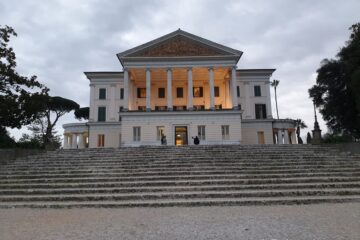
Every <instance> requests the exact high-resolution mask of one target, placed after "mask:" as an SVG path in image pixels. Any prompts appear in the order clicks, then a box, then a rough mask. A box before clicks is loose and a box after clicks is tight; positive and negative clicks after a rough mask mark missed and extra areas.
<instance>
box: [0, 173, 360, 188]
mask: <svg viewBox="0 0 360 240" xmlns="http://www.w3.org/2000/svg"><path fill="white" fill-rule="evenodd" d="M349 181H357V182H359V181H360V177H351V176H350V177H301V178H299V177H297V178H268V179H256V178H252V179H251V178H248V179H239V178H229V179H196V180H194V179H190V180H189V179H187V180H179V179H176V180H170V181H169V180H152V181H149V180H142V181H139V180H137V181H103V182H100V181H98V182H90V181H89V182H86V181H85V182H62V183H60V182H49V183H5V184H4V183H3V184H0V189H20V188H21V189H22V188H27V189H44V188H54V189H55V188H80V187H81V188H91V187H148V186H202V185H210V184H238V185H244V184H246V185H249V184H279V183H284V184H286V183H318V182H321V183H324V182H326V183H340V182H349Z"/></svg>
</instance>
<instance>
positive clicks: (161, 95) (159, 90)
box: [158, 88, 165, 98]
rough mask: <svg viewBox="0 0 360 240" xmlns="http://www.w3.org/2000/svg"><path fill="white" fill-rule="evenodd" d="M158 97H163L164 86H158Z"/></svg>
mask: <svg viewBox="0 0 360 240" xmlns="http://www.w3.org/2000/svg"><path fill="white" fill-rule="evenodd" d="M158 97H159V98H165V88H158Z"/></svg>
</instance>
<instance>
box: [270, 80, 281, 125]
mask: <svg viewBox="0 0 360 240" xmlns="http://www.w3.org/2000/svg"><path fill="white" fill-rule="evenodd" d="M279 83H280V81H279V80H275V79H274V80H273V81H272V82H271V86H272V87H274V91H275V104H276V115H277V118H278V119H279V110H278V104H277V93H276V88H277V86H278V85H279Z"/></svg>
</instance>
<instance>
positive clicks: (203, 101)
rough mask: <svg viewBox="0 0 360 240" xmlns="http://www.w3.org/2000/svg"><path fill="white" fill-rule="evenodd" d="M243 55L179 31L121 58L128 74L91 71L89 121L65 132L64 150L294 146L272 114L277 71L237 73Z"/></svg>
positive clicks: (287, 123)
mask: <svg viewBox="0 0 360 240" xmlns="http://www.w3.org/2000/svg"><path fill="white" fill-rule="evenodd" d="M241 55H242V52H241V51H238V50H235V49H232V48H229V47H226V46H223V45H220V44H217V43H214V42H211V41H209V40H206V39H203V38H201V37H198V36H195V35H193V34H190V33H187V32H185V31H182V30H180V29H179V30H177V31H175V32H172V33H170V34H167V35H165V36H163V37H160V38H158V39H155V40H153V41H150V42H148V43H145V44H143V45H140V46H138V47H135V48H132V49H130V50H127V51H125V52H122V53H119V54H117V57H118V59H119V61H120V63H121V64H122V66H123V71H122V72H85V75H86V77H87V78H88V79H89V81H90V113H89V121H88V122H87V123H70V124H65V125H64V126H63V127H64V148H84V147H90V148H97V147H115V148H117V147H122V146H142V145H160V144H161V139H163V140H164V139H165V138H166V143H167V145H192V144H193V138H194V137H195V136H198V138H199V139H200V144H274V143H276V144H291V143H296V138H295V131H294V122H293V121H292V120H275V119H274V118H273V116H272V111H271V96H270V77H271V75H272V73H273V72H274V71H275V69H237V67H236V65H237V64H238V61H239V60H240V58H241ZM164 137H165V138H164Z"/></svg>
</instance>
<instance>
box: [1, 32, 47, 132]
mask: <svg viewBox="0 0 360 240" xmlns="http://www.w3.org/2000/svg"><path fill="white" fill-rule="evenodd" d="M11 36H17V34H16V32H15V31H14V29H13V28H11V27H9V26H5V27H1V26H0V126H1V127H11V128H20V127H21V126H23V125H27V124H29V123H31V122H32V121H33V120H34V119H35V118H36V117H37V114H38V106H35V105H34V102H33V98H34V97H38V96H43V95H45V94H46V93H47V92H48V89H47V88H46V87H45V86H43V85H42V84H40V83H39V82H38V81H37V80H36V76H31V77H30V78H27V77H24V76H21V75H20V74H19V73H17V72H16V70H15V68H16V56H15V52H14V50H13V48H12V47H10V46H9V41H10V37H11Z"/></svg>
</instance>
